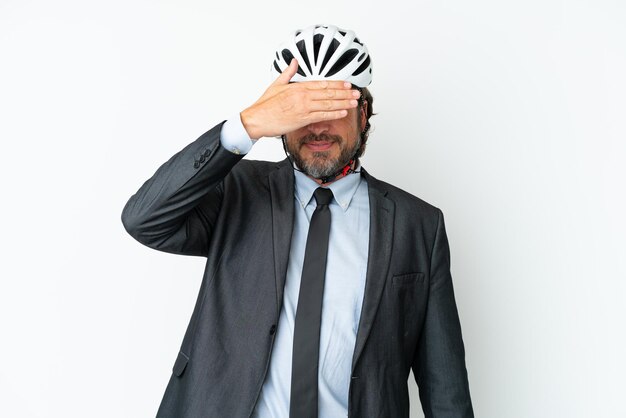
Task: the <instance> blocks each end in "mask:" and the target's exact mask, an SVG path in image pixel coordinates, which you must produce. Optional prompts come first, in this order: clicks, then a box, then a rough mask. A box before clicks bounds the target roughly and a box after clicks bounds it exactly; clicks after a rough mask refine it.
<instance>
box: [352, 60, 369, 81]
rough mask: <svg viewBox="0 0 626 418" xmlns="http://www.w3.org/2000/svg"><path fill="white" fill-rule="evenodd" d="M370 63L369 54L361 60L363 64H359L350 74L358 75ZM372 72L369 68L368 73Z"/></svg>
mask: <svg viewBox="0 0 626 418" xmlns="http://www.w3.org/2000/svg"><path fill="white" fill-rule="evenodd" d="M369 65H370V57H369V55H368V56H367V58H365V61H363V64H361V65H359V68H357V69H356V70H355V71H354V72H353V73H352V75H353V76H354V75H359V74H361V73H362V72H363V71H365V69H366V68H367V67H368V66H369ZM371 72H372V69H371V68H370V73H371Z"/></svg>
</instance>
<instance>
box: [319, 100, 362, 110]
mask: <svg viewBox="0 0 626 418" xmlns="http://www.w3.org/2000/svg"><path fill="white" fill-rule="evenodd" d="M358 103H359V102H357V101H356V100H355V99H349V100H314V101H312V102H311V103H310V104H309V109H310V111H311V112H320V111H325V110H326V111H331V110H342V109H352V108H355V107H356V106H357V104H358Z"/></svg>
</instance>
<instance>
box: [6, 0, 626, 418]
mask: <svg viewBox="0 0 626 418" xmlns="http://www.w3.org/2000/svg"><path fill="white" fill-rule="evenodd" d="M216 3H219V5H216ZM322 22H326V23H334V24H336V25H339V26H341V27H346V28H351V29H353V30H355V31H356V33H357V35H358V36H359V37H360V38H361V39H362V40H364V41H365V42H366V43H367V45H368V47H369V50H370V53H371V54H372V56H373V63H374V82H373V83H372V85H371V90H372V92H373V94H374V96H375V104H374V108H375V111H376V112H377V113H378V115H377V116H375V117H374V118H373V126H374V128H373V132H372V135H371V137H370V145H369V147H368V150H367V153H366V156H365V159H364V165H365V166H366V167H367V168H368V170H369V171H370V172H371V173H372V174H373V175H375V176H377V177H378V178H380V179H383V180H386V181H388V182H391V183H393V184H395V185H397V186H400V187H402V188H404V189H406V190H407V191H409V192H411V193H413V194H415V195H417V196H419V197H421V198H423V199H425V200H427V201H428V202H430V203H432V204H434V205H436V206H438V207H440V208H441V209H442V210H443V211H444V213H445V216H446V224H447V229H448V236H449V239H450V244H451V251H452V268H453V276H454V283H455V290H456V297H457V302H458V307H459V311H460V315H461V322H462V327H463V335H464V340H465V344H466V351H467V367H468V371H469V378H470V384H471V393H472V398H473V402H474V408H475V413H476V416H477V417H485V418H535V417H546V418H552V417H569V418H583V417H594V418H603V417H623V416H626V415H624V414H625V412H624V409H625V408H624V406H623V399H624V393H625V392H626V384H625V381H624V376H625V375H626V361H625V359H624V357H625V356H624V353H625V352H626V343H625V340H626V338H625V337H626V331H625V329H626V327H625V325H624V322H625V321H624V319H625V318H626V303H625V296H626V292H625V290H626V285H625V279H626V261H625V259H626V251H625V244H624V239H625V238H626V221H625V220H624V213H626V202H625V196H624V180H625V179H626V168H625V164H624V160H625V157H626V145H625V140H626V122H625V120H626V118H625V115H626V100H625V97H626V82H625V75H626V53H625V50H626V25H625V24H624V22H626V6H625V5H624V2H623V1H621V0H615V1H608V0H581V1H567V0H562V1H555V0H526V1H515V2H513V1H502V0H477V1H472V2H468V1H463V0H450V1H423V0H420V1H405V2H398V1H389V0H387V1H378V2H372V1H361V2H349V3H348V2H346V3H340V2H337V1H323V0H316V1H312V2H293V1H280V2H279V1H274V2H250V3H240V2H235V1H232V2H211V1H190V0H186V1H180V0H178V1H173V0H171V1H147V0H144V1H128V0H125V1H121V0H112V1H107V2H87V1H68V0H60V1H54V2H46V1H42V0H36V1H27V0H21V1H12V0H0V139H1V144H2V145H1V152H2V154H1V155H2V159H1V163H0V181H1V190H2V193H1V196H2V204H1V205H0V207H1V209H0V210H1V211H2V212H1V215H2V216H1V220H2V240H1V244H0V245H2V253H1V254H2V261H1V263H0V269H1V270H0V274H1V281H0V337H1V341H0V358H1V359H2V366H1V367H0V416H2V417H8V418H22V417H28V418H39V417H63V418H69V417H71V418H74V417H76V418H79V417H80V418H84V417H90V418H100V417H107V418H110V417H129V418H130V417H133V418H137V417H151V416H154V415H155V413H156V410H157V407H158V404H159V402H160V400H161V397H162V395H163V391H164V390H165V386H166V384H167V380H168V378H169V376H170V372H171V367H172V365H173V362H174V360H175V358H176V353H177V351H178V347H179V345H180V342H181V341H182V337H183V334H184V331H185V328H186V326H187V322H188V320H189V316H190V315H191V311H192V309H193V305H194V302H195V298H196V295H197V291H198V288H199V285H200V280H201V276H202V271H203V267H204V260H203V259H202V258H197V257H181V256H173V255H169V254H165V253H159V252H156V251H153V250H150V249H148V248H146V247H143V246H141V245H140V244H139V243H137V242H135V241H134V240H133V239H132V238H131V237H130V236H129V235H127V234H126V232H125V231H124V229H123V227H122V224H121V221H120V214H121V211H122V208H123V206H124V204H125V203H126V201H127V200H128V198H129V197H130V196H131V195H132V194H133V193H134V192H135V191H136V190H137V189H138V188H139V187H140V186H141V184H142V183H143V181H145V180H146V179H147V178H149V177H150V176H151V175H152V174H153V173H154V171H155V170H156V169H157V168H158V166H160V165H161V164H162V163H163V162H165V161H166V160H167V159H168V158H169V157H170V156H171V155H173V154H174V153H175V152H177V151H178V150H180V149H181V148H183V147H184V146H185V145H186V144H188V143H189V142H191V141H193V140H194V139H196V138H197V137H198V136H199V135H200V134H202V133H203V132H205V131H206V130H208V129H209V128H210V127H212V126H213V125H214V124H216V123H218V122H220V121H222V120H223V119H225V118H228V117H230V116H231V115H232V114H236V112H239V111H240V110H242V109H243V108H245V107H246V106H248V105H250V104H251V103H252V102H254V101H255V100H256V98H257V97H258V96H259V95H260V94H261V93H262V92H263V91H264V89H265V87H266V86H267V84H268V83H269V81H270V75H269V68H270V64H271V60H272V56H273V53H274V48H275V47H277V46H278V44H279V43H280V42H281V41H282V40H283V39H284V38H285V37H286V36H287V35H288V34H289V33H290V32H291V31H292V30H293V29H296V28H301V27H305V26H308V25H310V24H314V23H322ZM282 155H283V154H282V149H281V147H280V146H279V143H278V142H277V140H275V139H264V140H262V141H261V142H260V143H259V144H257V145H256V146H255V149H254V150H253V152H252V153H251V155H250V157H252V158H261V159H266V158H267V159H272V160H278V159H282V158H283V156H282ZM410 385H411V390H412V392H411V405H412V412H411V414H412V416H413V417H419V416H421V415H420V412H419V411H418V410H419V409H420V407H419V400H418V398H417V392H416V387H415V383H414V381H413V377H412V376H411V378H410ZM233 395H234V396H236V391H234V393H233Z"/></svg>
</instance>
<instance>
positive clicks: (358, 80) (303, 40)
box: [271, 25, 372, 87]
mask: <svg viewBox="0 0 626 418" xmlns="http://www.w3.org/2000/svg"><path fill="white" fill-rule="evenodd" d="M293 58H295V59H297V60H298V65H299V68H298V72H297V73H296V74H295V75H294V76H293V78H292V79H291V81H296V82H299V81H312V80H344V81H349V82H350V83H352V84H353V85H355V86H357V87H367V86H368V85H369V84H370V83H371V82H372V62H371V60H370V56H369V53H368V51H367V47H366V46H365V45H364V44H363V43H362V42H361V41H359V39H358V38H357V37H356V35H355V33H354V32H353V31H351V30H343V29H340V28H338V27H336V26H332V25H314V26H309V27H308V28H305V29H301V30H296V31H295V32H294V33H293V35H292V36H291V38H290V39H289V41H287V42H285V43H283V44H282V45H280V46H279V47H278V49H277V50H276V59H275V60H274V63H273V65H272V69H271V71H272V77H273V78H276V77H278V75H279V74H281V73H282V72H283V71H284V70H285V69H286V68H287V67H288V66H289V63H290V62H291V60H292V59H293Z"/></svg>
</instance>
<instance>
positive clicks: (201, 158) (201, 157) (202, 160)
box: [200, 154, 206, 163]
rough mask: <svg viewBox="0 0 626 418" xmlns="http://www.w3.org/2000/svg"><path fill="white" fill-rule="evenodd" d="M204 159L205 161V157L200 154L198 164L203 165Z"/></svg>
mask: <svg viewBox="0 0 626 418" xmlns="http://www.w3.org/2000/svg"><path fill="white" fill-rule="evenodd" d="M205 159H206V157H205V156H204V154H201V155H200V162H201V163H203V162H204V160H205Z"/></svg>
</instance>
